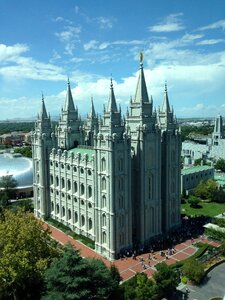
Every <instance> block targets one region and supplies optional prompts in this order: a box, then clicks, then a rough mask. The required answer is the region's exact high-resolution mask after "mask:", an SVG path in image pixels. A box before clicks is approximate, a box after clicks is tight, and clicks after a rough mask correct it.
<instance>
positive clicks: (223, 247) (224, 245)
mask: <svg viewBox="0 0 225 300" xmlns="http://www.w3.org/2000/svg"><path fill="white" fill-rule="evenodd" d="M220 252H221V254H222V255H225V240H223V241H222V243H221V245H220Z"/></svg>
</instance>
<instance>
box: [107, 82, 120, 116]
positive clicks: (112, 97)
mask: <svg viewBox="0 0 225 300" xmlns="http://www.w3.org/2000/svg"><path fill="white" fill-rule="evenodd" d="M107 112H118V110H117V105H116V98H115V95H114V90H113V83H112V78H111V79H110V94H109V102H108V109H107Z"/></svg>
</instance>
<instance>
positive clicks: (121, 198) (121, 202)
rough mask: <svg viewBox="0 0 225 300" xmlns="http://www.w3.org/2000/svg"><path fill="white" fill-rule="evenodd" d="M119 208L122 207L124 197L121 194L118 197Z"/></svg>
mask: <svg viewBox="0 0 225 300" xmlns="http://www.w3.org/2000/svg"><path fill="white" fill-rule="evenodd" d="M119 208H124V198H123V196H120V197H119Z"/></svg>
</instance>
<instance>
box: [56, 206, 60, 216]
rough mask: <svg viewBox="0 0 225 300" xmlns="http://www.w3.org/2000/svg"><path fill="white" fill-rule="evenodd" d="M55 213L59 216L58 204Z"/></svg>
mask: <svg viewBox="0 0 225 300" xmlns="http://www.w3.org/2000/svg"><path fill="white" fill-rule="evenodd" d="M56 213H57V214H59V204H56Z"/></svg>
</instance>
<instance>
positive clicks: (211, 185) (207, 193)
mask: <svg viewBox="0 0 225 300" xmlns="http://www.w3.org/2000/svg"><path fill="white" fill-rule="evenodd" d="M217 192H218V187H217V183H216V181H215V180H213V179H208V180H207V181H203V180H202V181H200V183H199V184H198V185H197V187H196V188H195V189H194V195H195V196H196V197H199V198H201V199H209V200H211V201H212V200H213V198H214V196H215V194H216V193H217Z"/></svg>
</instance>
